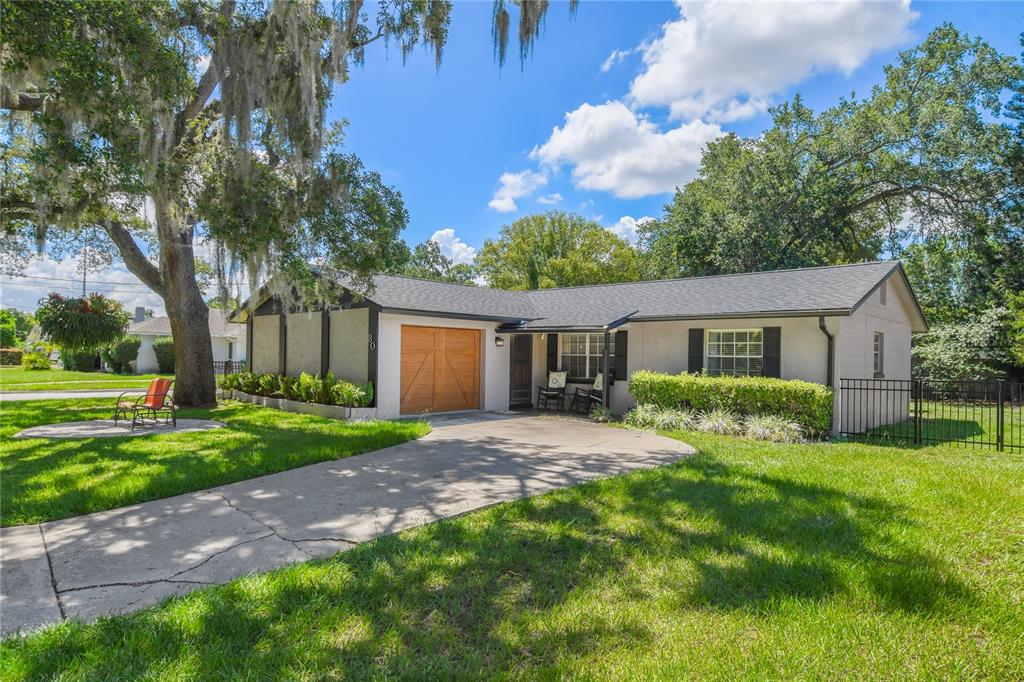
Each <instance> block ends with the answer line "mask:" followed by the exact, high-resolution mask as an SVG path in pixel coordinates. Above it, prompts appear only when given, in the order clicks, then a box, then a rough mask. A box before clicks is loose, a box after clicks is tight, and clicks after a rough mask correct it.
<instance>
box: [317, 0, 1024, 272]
mask: <svg viewBox="0 0 1024 682" xmlns="http://www.w3.org/2000/svg"><path fill="white" fill-rule="evenodd" d="M806 7H808V6H807V5H790V6H789V7H788V8H785V9H783V12H782V14H783V15H786V14H793V13H796V12H799V11H800V10H801V9H804V8H806ZM811 7H812V8H813V7H815V6H813V5H812V6H811ZM817 7H821V5H818V6H817ZM747 9H750V10H752V12H753V13H756V8H747ZM684 12H685V10H681V8H680V6H677V5H676V4H673V3H671V2H588V0H583V1H582V2H581V3H580V5H579V9H578V11H577V13H576V16H575V17H570V16H569V12H568V10H567V7H566V6H565V5H564V4H562V3H552V6H551V9H550V10H549V13H548V17H547V21H546V26H545V30H544V33H543V36H542V38H541V40H539V41H538V43H537V44H536V47H535V50H534V53H533V55H532V57H531V58H530V59H529V61H528V62H527V63H526V64H525V66H524V67H523V68H522V69H520V66H519V63H518V60H517V57H516V56H515V55H514V54H513V55H512V56H510V59H509V62H508V63H506V65H505V67H504V68H503V69H500V70H499V68H498V67H497V65H496V64H495V62H494V61H493V59H492V47H491V36H490V30H489V28H490V18H491V4H490V3H489V2H470V3H460V2H456V6H455V10H454V17H453V21H452V26H451V34H450V39H449V43H448V47H447V49H446V52H445V58H444V62H443V64H442V66H441V68H440V70H435V68H434V63H433V57H432V55H430V54H427V53H425V52H422V51H419V52H417V53H415V54H414V55H413V56H412V57H411V58H410V59H409V60H408V62H407V63H406V64H405V65H404V66H403V64H402V60H401V56H400V54H398V52H397V50H391V51H390V54H389V52H388V51H387V50H386V49H385V48H383V47H381V48H380V49H376V50H371V51H370V52H369V53H368V55H367V60H366V65H365V67H363V68H361V69H355V70H354V71H353V72H352V76H351V80H350V82H349V83H347V84H345V85H344V86H341V87H340V88H339V90H338V93H337V96H336V99H335V102H334V105H333V107H332V109H331V113H332V115H333V116H335V117H337V118H342V117H344V118H347V119H348V121H349V126H348V129H347V130H348V132H347V138H346V139H347V141H346V145H347V147H348V149H349V150H350V151H353V152H355V153H357V154H359V155H360V156H361V157H362V158H363V160H364V162H365V163H366V164H367V166H368V167H370V168H374V169H376V170H378V171H379V172H380V173H381V174H382V175H383V177H384V178H385V180H386V181H387V182H388V183H391V184H393V185H395V186H396V187H398V189H399V190H400V191H401V192H402V195H403V196H404V198H405V201H406V204H407V206H408V208H409V211H410V223H409V228H408V230H407V232H406V240H407V241H409V242H410V243H415V242H418V241H422V240H424V239H427V238H429V237H430V236H431V235H433V234H434V233H435V232H436V231H437V230H441V229H445V228H450V229H452V230H454V232H455V235H456V236H457V237H458V238H459V239H460V240H461V241H463V242H465V243H466V244H468V245H470V246H472V247H478V246H479V245H480V244H481V243H482V242H483V240H484V239H486V238H488V237H493V236H494V235H495V234H496V233H497V232H498V230H500V228H501V226H502V225H504V224H507V223H509V222H511V221H512V220H514V219H515V218H516V217H518V216H520V215H525V214H528V213H532V212H535V211H539V210H547V209H548V208H552V207H558V208H562V209H565V210H570V211H578V212H581V213H583V214H585V215H587V216H590V217H594V218H597V219H598V220H600V221H601V222H602V223H604V224H606V225H614V224H615V223H617V222H618V221H619V219H620V218H621V217H622V216H631V217H633V218H641V217H643V216H656V215H659V214H660V211H661V208H662V206H663V205H664V204H665V203H666V202H667V201H669V200H670V199H671V191H670V190H671V187H672V186H674V185H673V184H668V185H667V189H668V191H654V190H655V189H656V188H654V187H650V188H638V189H635V190H633V191H632V192H630V193H631V194H636V193H637V192H638V191H643V192H644V194H643V195H642V196H616V194H617V193H618V194H620V195H621V194H622V192H621V191H619V192H616V191H615V189H587V188H586V186H580V185H581V183H580V182H579V179H578V178H577V179H576V180H575V181H574V177H573V170H574V168H575V165H574V164H573V163H572V159H566V158H565V157H566V156H572V155H571V154H570V155H562V163H560V164H559V165H558V166H557V167H549V168H547V169H544V168H543V164H542V163H539V162H538V160H537V159H531V157H530V154H531V151H532V150H534V149H535V148H538V147H539V146H542V145H544V143H545V142H546V141H547V140H548V139H549V138H550V136H551V134H552V129H553V128H554V127H556V126H559V127H560V126H563V125H564V123H565V116H566V113H567V112H573V111H576V110H577V109H578V108H579V107H580V106H581V105H583V104H586V103H589V104H591V105H594V106H597V105H601V104H603V103H606V102H609V101H611V102H618V101H627V100H628V96H629V94H630V86H631V83H632V82H633V80H634V79H635V78H637V77H638V75H640V74H642V73H643V72H644V71H645V70H646V67H645V63H644V55H643V50H642V47H641V46H642V45H643V44H644V43H649V42H650V41H656V40H658V39H659V38H662V37H663V36H665V34H666V29H665V25H666V24H667V23H673V22H680V21H681V18H685V15H684ZM744 13H745V14H747V13H748V12H747V11H746V9H745V10H744ZM864 13H874V15H876V16H875V18H874V21H875V24H874V25H872V24H871V22H870V21H867V22H865V24H866V25H865V27H864V29H863V30H861V31H860V35H853V36H851V35H850V34H851V33H853V34H856V33H857V31H856V30H855V29H851V28H850V25H851V23H854V22H856V21H857V18H858V15H860V14H864ZM705 14H706V15H708V14H711V15H712V16H704V17H701V19H702V20H705V21H707V22H710V21H714V20H715V19H716V17H715V16H713V13H712V12H705ZM771 14H772V15H773V17H774V18H776V19H778V17H779V12H778V11H775V12H772V13H771ZM826 14H827V13H826ZM1022 18H1024V6H1022V5H1021V4H1018V3H1010V2H1005V3H913V4H911V5H910V6H909V7H905V6H901V5H899V4H894V5H883V4H882V3H866V4H864V5H862V6H861V8H859V9H856V10H854V11H850V12H848V13H847V14H845V15H836V16H823V17H812V18H809V19H806V18H805V19H804V20H802V21H800V20H794V22H793V26H792V28H790V27H787V26H786V23H787V21H786V19H785V17H784V16H783V18H782V19H781V20H778V21H775V22H774V23H776V24H777V26H776V28H775V29H766V30H768V31H771V30H775V31H777V32H778V33H779V34H780V35H782V36H784V37H783V40H784V41H805V40H807V41H809V42H813V41H815V40H817V41H819V42H820V43H821V44H820V45H819V46H818V47H817V49H816V50H815V49H809V50H807V51H806V53H805V54H797V55H792V54H790V55H786V56H785V57H783V58H782V59H781V60H782V61H784V62H788V63H787V64H782V65H780V66H779V67H778V68H779V70H780V71H782V72H783V73H782V74H781V76H778V77H777V81H778V82H782V83H784V85H783V87H779V88H778V89H771V90H769V91H768V92H766V93H764V94H763V95H762V99H763V100H764V102H765V103H767V104H773V103H777V102H779V101H782V100H784V99H786V98H788V97H790V96H792V94H793V93H795V92H797V91H799V92H800V93H802V94H803V96H804V97H805V100H806V102H807V104H808V105H809V106H811V107H812V108H815V109H820V108H824V107H827V106H829V105H831V104H833V103H835V102H836V100H837V99H838V98H839V97H840V96H843V95H848V94H850V93H851V92H856V93H857V94H862V93H863V94H867V93H868V91H869V90H870V88H871V86H872V85H874V84H875V83H877V82H878V81H879V80H880V79H881V77H882V67H883V66H884V65H885V64H887V63H889V62H891V61H892V60H893V59H894V58H895V56H896V54H897V52H898V51H899V50H901V49H905V48H907V47H909V46H911V45H914V44H915V43H917V42H918V41H919V40H920V39H922V38H923V37H924V36H925V35H927V33H928V32H929V31H930V30H931V29H932V28H934V27H935V26H937V25H939V24H941V23H942V22H945V21H950V22H952V23H953V24H954V25H955V26H957V27H958V28H961V29H963V30H965V31H967V32H969V33H971V34H974V35H980V36H981V37H983V38H984V39H985V40H987V41H988V42H989V43H990V44H992V45H993V46H994V47H996V48H997V49H999V50H1000V51H1002V52H1004V53H1009V54H1018V53H1019V52H1020V47H1019V43H1018V36H1019V34H1020V31H1021V30H1022V29H1024V21H1022ZM697 20H698V19H697V18H692V19H691V21H694V22H695V21H697ZM751 23H753V24H754V26H755V28H756V29H760V28H761V27H762V26H763V24H764V23H768V21H767V20H764V21H762V20H761V19H758V20H757V21H752V22H751ZM879 25H881V26H882V27H883V28H881V30H879V29H878V26H879ZM698 30H699V29H698ZM726 32H727V31H725V30H719V31H717V32H716V31H714V30H709V31H708V32H707V35H706V37H705V38H704V39H703V40H702V41H701V42H700V44H698V45H696V46H694V48H695V49H703V50H707V51H711V52H715V51H717V55H716V56H717V58H718V59H717V60H716V63H721V62H722V61H724V62H726V64H724V65H723V66H722V67H721V68H723V69H728V68H729V64H728V62H729V60H730V59H731V58H733V57H734V55H733V54H732V51H734V50H739V51H744V47H745V42H744V41H743V35H742V32H743V29H742V28H740V29H739V30H738V31H737V32H738V33H739V34H740V36H739V38H738V39H736V42H735V43H734V44H733V45H729V44H726V45H718V44H716V43H715V42H714V41H715V40H716V39H717V38H718V36H720V35H721V34H722V33H726ZM728 32H731V31H728ZM830 33H834V34H835V37H838V40H834V37H833V36H832V35H830ZM844 40H845V41H846V42H845V43H844V42H843V41H844ZM830 42H834V43H836V44H835V45H834V47H835V51H837V52H838V51H846V52H847V53H857V54H853V56H851V57H849V60H850V61H848V62H846V63H844V64H843V65H842V66H835V62H836V61H838V60H839V59H845V58H843V57H840V58H836V57H833V56H832V55H831V54H830V53H831V52H832V48H833V45H830V44H829V43H830ZM638 48H640V49H638ZM772 48H773V45H772V43H771V42H770V40H768V41H766V44H765V45H763V46H762V47H761V49H767V53H765V54H757V55H752V56H750V57H748V58H749V59H755V60H758V61H767V62H769V63H770V62H772V61H773V55H774V54H777V52H776V51H775V50H773V49H772ZM616 50H623V51H630V52H629V54H627V55H625V56H624V57H623V59H622V60H621V61H619V62H617V63H616V64H615V65H614V66H613V67H612V68H610V69H609V70H607V71H602V68H601V67H602V64H604V63H605V61H606V60H607V59H608V58H609V55H611V54H612V52H613V51H616ZM858 51H859V53H858ZM512 52H513V53H514V48H513V50H512ZM860 54H863V55H864V57H863V58H860ZM674 56H675V55H671V54H669V55H666V57H667V58H668V59H672V58H673V57H674ZM801 60H803V61H801ZM830 61H832V62H833V63H832V64H829V62H830ZM740 63H741V64H742V60H741V62H740ZM801 72H810V75H809V76H804V77H801V75H800V74H801ZM790 74H793V75H790ZM761 75H762V76H763V75H764V74H761ZM752 78H756V76H755V75H753V74H752ZM762 80H763V78H762ZM736 87H743V83H742V76H741V77H740V78H739V79H738V81H737V84H736ZM725 94H726V95H728V94H730V93H729V92H726V93H725ZM627 106H629V107H632V108H633V109H635V111H637V112H638V114H640V115H642V116H644V117H646V120H647V121H648V122H650V123H652V124H653V125H655V126H657V128H658V129H659V131H661V132H665V131H668V130H671V129H673V128H676V127H678V126H680V125H681V124H684V123H686V122H687V121H692V120H694V119H696V118H698V117H697V116H694V115H692V114H691V115H689V116H684V117H682V118H680V117H676V118H674V119H673V118H672V116H671V114H670V108H671V106H670V105H669V106H666V105H662V104H653V105H645V104H643V103H637V102H635V101H634V102H632V103H629V102H627ZM699 118H702V119H704V120H707V116H701V117H699ZM769 123H770V119H769V116H768V115H767V114H766V113H761V114H757V115H754V116H750V117H747V118H741V119H737V120H732V121H721V122H719V123H718V124H717V125H719V127H720V128H721V129H722V130H725V131H736V132H738V133H740V134H743V135H756V134H757V133H759V132H760V131H761V130H763V129H764V128H765V127H767V126H768V125H769ZM602 161H603V160H602V159H597V160H596V163H597V164H600V163H601V162H602ZM526 170H528V171H531V173H537V172H543V174H544V176H545V179H546V182H545V184H544V185H543V186H542V187H540V188H538V189H536V190H535V191H532V192H530V193H528V194H526V195H525V196H524V197H522V198H517V199H515V200H514V203H515V205H516V210H512V211H507V212H499V211H496V210H494V209H493V208H491V207H489V206H488V203H489V202H490V201H491V200H492V198H493V197H494V193H495V191H496V190H497V189H498V188H499V178H500V176H501V174H502V173H521V172H523V171H526ZM529 177H533V176H532V175H531V176H529ZM687 179H689V177H687V174H686V173H681V174H680V178H679V180H678V181H677V182H676V183H675V184H682V183H683V182H685V181H686V180H687ZM614 182H615V178H609V179H608V181H607V182H604V181H602V180H600V179H592V182H591V183H590V186H591V187H593V186H595V185H597V186H601V187H608V186H609V185H613V184H614ZM553 194H557V195H560V196H561V198H562V200H561V201H560V202H558V203H557V204H551V203H541V202H542V201H544V200H545V199H544V198H545V197H551V195H553ZM548 201H550V199H549V200H548ZM442 238H443V237H442ZM460 253H465V251H460Z"/></svg>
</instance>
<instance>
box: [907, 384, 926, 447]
mask: <svg viewBox="0 0 1024 682" xmlns="http://www.w3.org/2000/svg"><path fill="white" fill-rule="evenodd" d="M910 386H911V390H912V391H913V392H914V444H915V445H920V444H921V430H922V429H921V393H923V388H924V386H923V383H922V381H921V380H920V379H914V380H911V383H910Z"/></svg>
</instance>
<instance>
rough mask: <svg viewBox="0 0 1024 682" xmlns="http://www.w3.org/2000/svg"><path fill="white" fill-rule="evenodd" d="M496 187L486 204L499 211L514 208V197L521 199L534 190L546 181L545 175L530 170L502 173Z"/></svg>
mask: <svg viewBox="0 0 1024 682" xmlns="http://www.w3.org/2000/svg"><path fill="white" fill-rule="evenodd" d="M498 183H499V186H498V189H497V190H495V192H494V196H493V197H492V198H491V200H490V202H488V204H487V205H488V206H490V207H491V208H493V209H494V210H495V211H498V212H500V213H508V212H510V211H514V210H516V199H522V198H523V197H526V196H529V195H531V194H533V193H534V192H536V191H537V190H538V189H540V188H541V187H543V186H544V185H546V184H547V183H548V179H547V176H545V175H544V174H543V173H537V172H535V171H531V170H524V171H520V172H519V173H502V174H501V177H500V178H498Z"/></svg>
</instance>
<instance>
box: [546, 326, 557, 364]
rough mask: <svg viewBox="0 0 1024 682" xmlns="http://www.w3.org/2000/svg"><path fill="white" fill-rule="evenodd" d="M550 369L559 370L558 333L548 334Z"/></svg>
mask: <svg viewBox="0 0 1024 682" xmlns="http://www.w3.org/2000/svg"><path fill="white" fill-rule="evenodd" d="M548 371H549V372H557V371H558V334H548Z"/></svg>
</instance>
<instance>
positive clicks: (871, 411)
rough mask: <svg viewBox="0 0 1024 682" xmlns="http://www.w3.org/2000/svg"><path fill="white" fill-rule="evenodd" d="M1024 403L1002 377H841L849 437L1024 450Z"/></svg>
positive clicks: (842, 421) (843, 424)
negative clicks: (970, 378)
mask: <svg viewBox="0 0 1024 682" xmlns="http://www.w3.org/2000/svg"><path fill="white" fill-rule="evenodd" d="M1022 404H1024V384H1022V383H1015V382H1009V381H1004V380H1003V379H983V380H977V381H951V380H944V379H927V380H920V379H840V380H839V414H838V415H837V417H838V419H839V433H840V435H842V436H846V437H848V438H856V439H864V440H871V441H875V442H892V443H937V444H946V445H956V446H960V447H971V448H990V449H995V450H1006V451H1011V452H1024V407H1022Z"/></svg>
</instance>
